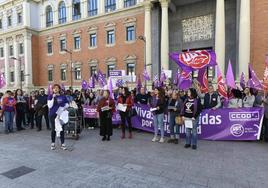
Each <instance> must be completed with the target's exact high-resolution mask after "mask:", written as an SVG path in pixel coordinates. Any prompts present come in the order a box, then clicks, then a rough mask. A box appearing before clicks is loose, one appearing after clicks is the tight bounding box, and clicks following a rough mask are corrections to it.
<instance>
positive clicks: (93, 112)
mask: <svg viewBox="0 0 268 188" xmlns="http://www.w3.org/2000/svg"><path fill="white" fill-rule="evenodd" d="M83 115H84V118H98V115H97V107H96V106H88V105H84V106H83Z"/></svg>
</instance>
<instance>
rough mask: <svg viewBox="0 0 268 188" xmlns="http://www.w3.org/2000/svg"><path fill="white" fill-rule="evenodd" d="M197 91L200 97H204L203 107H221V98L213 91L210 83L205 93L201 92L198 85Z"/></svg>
mask: <svg viewBox="0 0 268 188" xmlns="http://www.w3.org/2000/svg"><path fill="white" fill-rule="evenodd" d="M197 93H198V96H199V97H200V98H203V99H204V104H203V109H213V110H216V109H218V108H220V107H221V99H220V96H219V95H218V93H216V92H215V90H214V87H213V86H212V85H210V86H208V92H207V93H205V94H204V93H201V91H200V87H197Z"/></svg>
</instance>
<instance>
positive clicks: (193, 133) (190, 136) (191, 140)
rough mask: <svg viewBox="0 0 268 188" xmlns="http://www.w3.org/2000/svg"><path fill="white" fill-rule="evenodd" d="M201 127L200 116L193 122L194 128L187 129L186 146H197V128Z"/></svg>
mask: <svg viewBox="0 0 268 188" xmlns="http://www.w3.org/2000/svg"><path fill="white" fill-rule="evenodd" d="M198 126H199V116H198V117H197V118H196V119H195V120H193V128H192V129H191V128H186V144H189V145H195V146H196V145H197V127H198Z"/></svg>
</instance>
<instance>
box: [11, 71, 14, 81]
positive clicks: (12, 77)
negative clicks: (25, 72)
mask: <svg viewBox="0 0 268 188" xmlns="http://www.w3.org/2000/svg"><path fill="white" fill-rule="evenodd" d="M14 81H15V75H14V71H11V72H10V82H14Z"/></svg>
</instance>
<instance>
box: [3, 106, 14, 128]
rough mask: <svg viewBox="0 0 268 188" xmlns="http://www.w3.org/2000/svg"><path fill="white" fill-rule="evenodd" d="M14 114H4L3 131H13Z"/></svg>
mask: <svg viewBox="0 0 268 188" xmlns="http://www.w3.org/2000/svg"><path fill="white" fill-rule="evenodd" d="M14 115H15V112H6V111H5V112H4V117H5V131H6V132H7V131H9V132H12V131H13V120H14Z"/></svg>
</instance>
